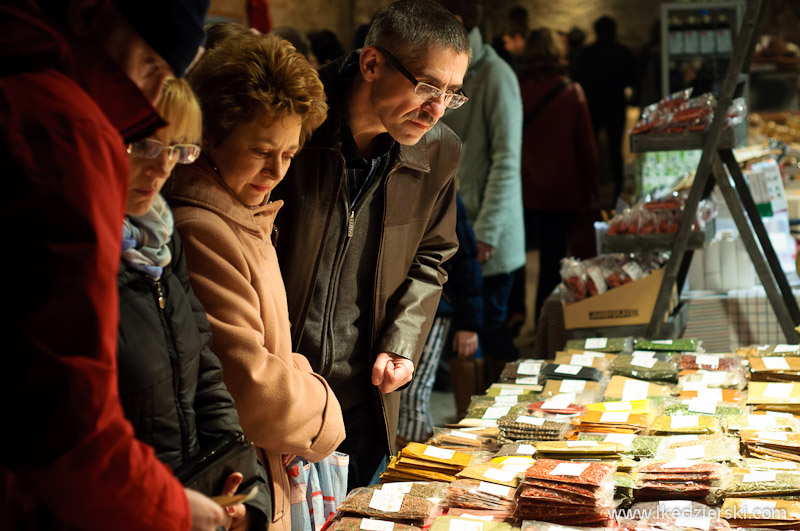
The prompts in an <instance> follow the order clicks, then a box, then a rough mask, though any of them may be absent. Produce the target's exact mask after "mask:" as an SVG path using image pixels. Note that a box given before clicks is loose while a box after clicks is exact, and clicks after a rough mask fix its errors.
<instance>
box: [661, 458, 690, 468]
mask: <svg viewBox="0 0 800 531" xmlns="http://www.w3.org/2000/svg"><path fill="white" fill-rule="evenodd" d="M696 464H698V462H697V461H685V460H679V459H676V460H674V461H667V462H666V463H664V464H663V465H661V468H693V467H694V466H695V465H696Z"/></svg>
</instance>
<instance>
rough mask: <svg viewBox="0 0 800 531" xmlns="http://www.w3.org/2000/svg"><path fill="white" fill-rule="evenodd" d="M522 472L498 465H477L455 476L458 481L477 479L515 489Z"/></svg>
mask: <svg viewBox="0 0 800 531" xmlns="http://www.w3.org/2000/svg"><path fill="white" fill-rule="evenodd" d="M523 471H524V469H523V470H519V469H516V468H504V467H503V466H502V464H500V463H491V462H489V463H478V464H472V465H470V466H468V467H467V468H465V469H464V470H462V471H461V472H459V473H458V474H456V477H458V478H459V479H464V478H466V479H477V480H478V481H487V482H489V483H496V484H498V485H505V486H507V487H513V488H516V487H517V486H518V485H519V482H520V476H521V474H522V472H523Z"/></svg>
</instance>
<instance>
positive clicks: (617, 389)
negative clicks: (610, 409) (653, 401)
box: [603, 375, 672, 402]
mask: <svg viewBox="0 0 800 531" xmlns="http://www.w3.org/2000/svg"><path fill="white" fill-rule="evenodd" d="M671 395H672V388H671V387H670V386H668V385H660V384H657V383H654V382H647V381H644V380H637V379H636V378H628V377H625V376H620V375H614V376H612V377H611V380H609V382H608V386H607V387H606V390H605V393H604V394H603V399H604V400H605V401H607V402H610V401H627V400H645V399H647V398H657V397H666V396H671Z"/></svg>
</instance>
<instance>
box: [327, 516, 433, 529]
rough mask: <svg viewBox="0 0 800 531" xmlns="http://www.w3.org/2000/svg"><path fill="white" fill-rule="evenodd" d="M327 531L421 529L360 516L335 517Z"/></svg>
mask: <svg viewBox="0 0 800 531" xmlns="http://www.w3.org/2000/svg"><path fill="white" fill-rule="evenodd" d="M325 529H326V531H361V530H363V531H420V528H419V527H417V526H414V525H408V524H399V523H397V522H392V521H391V520H379V519H376V518H361V517H358V516H337V517H334V519H333V520H332V521H331V524H330V526H329V527H327V528H325Z"/></svg>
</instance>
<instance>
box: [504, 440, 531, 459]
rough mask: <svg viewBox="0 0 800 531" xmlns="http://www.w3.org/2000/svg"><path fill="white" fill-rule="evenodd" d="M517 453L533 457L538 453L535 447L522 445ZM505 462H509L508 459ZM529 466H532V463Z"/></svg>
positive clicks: (518, 447)
mask: <svg viewBox="0 0 800 531" xmlns="http://www.w3.org/2000/svg"><path fill="white" fill-rule="evenodd" d="M517 453H518V454H530V455H533V454H535V453H536V448H534V447H533V445H530V444H520V445H519V446H517ZM503 462H504V463H506V462H508V459H506V460H505V461H503ZM528 464H530V463H528Z"/></svg>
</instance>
